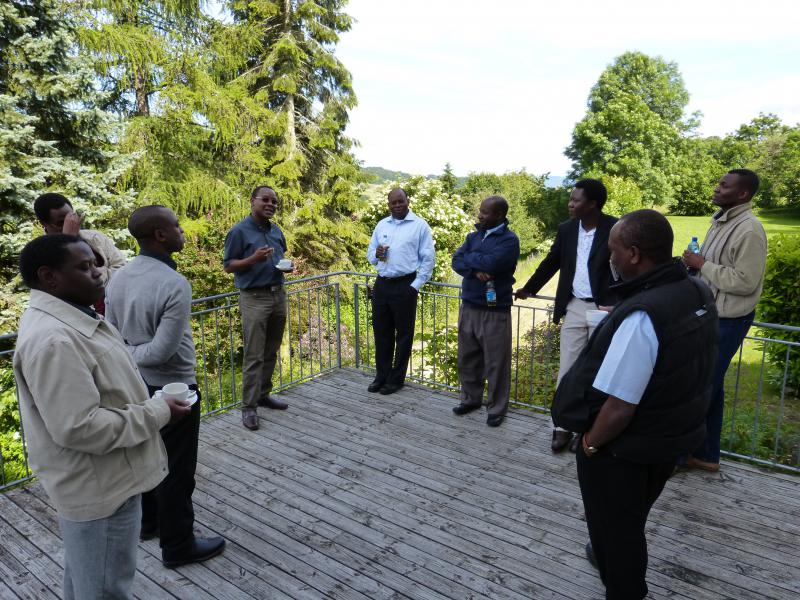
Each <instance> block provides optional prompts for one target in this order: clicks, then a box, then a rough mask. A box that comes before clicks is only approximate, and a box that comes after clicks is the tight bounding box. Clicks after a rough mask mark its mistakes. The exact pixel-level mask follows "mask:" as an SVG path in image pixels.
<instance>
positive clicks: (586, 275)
mask: <svg viewBox="0 0 800 600" xmlns="http://www.w3.org/2000/svg"><path fill="white" fill-rule="evenodd" d="M607 197H608V192H607V191H606V187H605V186H604V185H603V183H602V182H601V181H599V180H597V179H582V180H580V181H579V182H577V183H576V184H575V187H574V189H573V190H572V193H571V194H570V197H569V204H568V205H567V208H568V209H569V216H570V219H569V221H565V222H564V223H561V225H559V226H558V231H557V233H556V239H555V241H554V242H553V245H552V246H551V248H550V251H549V252H548V253H547V256H545V257H544V260H542V262H541V263H540V264H539V266H538V267H537V268H536V271H535V272H534V274H533V275H532V276H531V278H530V279H528V282H527V283H526V284H525V285H524V286H522V288H520V289H519V290H517V292H516V294H515V296H516V297H517V298H523V299H524V298H529V297H531V296H533V295H535V294H537V293H538V292H539V290H540V289H542V287H544V285H545V284H546V283H547V282H548V281H549V280H550V278H552V277H553V275H555V274H556V273H557V272H558V273H559V276H558V288H557V290H556V302H555V308H554V310H553V321H554V322H555V323H558V322H559V321H560V320H561V318H562V317H563V318H564V322H563V323H562V325H561V338H560V348H559V350H560V352H559V364H558V378H557V380H556V385H557V384H558V382H560V381H561V378H562V377H564V375H565V374H566V373H567V371H569V368H570V367H571V366H572V363H574V362H575V359H576V358H577V357H578V354H580V352H581V350H583V348H584V347H585V346H586V343H587V342H588V341H589V334H590V332H591V330H592V324H591V323H590V322H589V321H588V320H587V316H586V313H587V311H589V310H596V309H597V307H598V306H599V305H611V304H613V303H614V299H615V298H614V295H613V294H612V293H610V292H609V289H608V288H609V286H610V285H611V283H612V282H613V277H612V275H611V268H610V267H609V263H608V257H609V254H608V235H609V232H610V231H611V228H612V227H613V226H614V223H616V222H617V219H616V217H612V216H610V215H606V214H604V213H603V206H604V205H605V203H606V199H607ZM570 442H572V443H571V444H570ZM567 446H569V449H570V450H571V451H572V452H575V451H576V450H577V447H578V438H577V437H575V438H573V435H572V432H570V431H566V430H564V429H561V428H559V427H557V426H555V425H554V426H553V436H552V440H551V442H550V448H551V450H552V451H553V452H561V451H562V450H563V449H564V448H566V447H567Z"/></svg>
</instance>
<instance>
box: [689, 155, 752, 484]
mask: <svg viewBox="0 0 800 600" xmlns="http://www.w3.org/2000/svg"><path fill="white" fill-rule="evenodd" d="M758 185H759V181H758V176H757V175H756V174H755V173H754V172H753V171H750V170H748V169H733V170H731V171H728V173H727V174H726V175H724V176H723V177H722V179H720V180H719V184H718V185H717V187H716V189H715V190H714V197H713V202H714V204H716V205H717V206H719V208H720V210H719V211H718V212H717V213H716V214H715V215H714V217H713V218H712V219H711V228H710V229H709V230H708V233H707V234H706V238H705V241H704V242H703V246H702V248H701V249H700V254H693V253H691V252H689V251H688V250H687V251H686V252H684V254H683V261H684V262H685V263H686V265H687V266H689V267H690V268H692V269H697V270H698V275H699V277H700V278H701V279H702V280H703V281H704V282H706V283H707V284H708V286H709V287H710V288H711V291H712V292H713V294H714V298H715V299H716V304H717V310H718V312H719V334H718V338H717V341H718V343H719V348H718V355H717V366H716V369H715V372H714V380H713V387H712V391H711V405H710V406H709V409H708V416H707V417H706V430H707V434H706V440H705V442H704V443H703V445H702V446H700V447H699V448H697V449H696V450H695V451H694V452H692V454H691V455H689V457H688V459H687V461H686V466H688V467H693V468H698V469H704V470H706V471H718V470H719V455H720V437H721V435H722V413H723V409H724V405H725V390H724V383H725V372H726V371H727V370H728V366H729V365H730V363H731V360H732V359H733V357H734V355H735V354H736V351H737V350H738V349H739V346H740V345H741V344H742V341H743V340H744V338H745V336H746V335H747V332H748V331H749V330H750V325H752V323H753V319H754V318H755V308H756V304H758V300H759V298H760V297H761V290H762V287H763V283H764V268H765V265H766V261H767V235H766V234H765V233H764V227H763V226H762V225H761V222H760V221H759V220H758V219H757V218H756V216H755V215H754V214H753V210H752V202H751V201H752V199H753V196H755V194H756V192H757V191H758Z"/></svg>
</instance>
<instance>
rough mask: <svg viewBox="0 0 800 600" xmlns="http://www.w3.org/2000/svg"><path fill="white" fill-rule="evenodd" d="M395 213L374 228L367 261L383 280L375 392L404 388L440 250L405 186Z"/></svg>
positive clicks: (375, 315)
mask: <svg viewBox="0 0 800 600" xmlns="http://www.w3.org/2000/svg"><path fill="white" fill-rule="evenodd" d="M388 204H389V212H390V213H391V214H390V216H388V217H386V218H385V219H381V220H380V221H379V222H378V225H377V226H376V227H375V231H373V232H372V239H370V242H369V248H368V249H367V260H368V261H369V262H370V263H371V264H372V265H374V266H375V268H376V270H377V271H378V278H377V280H376V281H375V286H374V288H373V292H372V330H373V332H374V335H375V370H376V373H375V380H374V381H373V382H372V383H371V384H370V385H369V387H368V388H367V389H368V390H369V391H370V392H379V393H381V394H393V393H394V392H396V391H398V390H399V389H400V388H402V387H403V384H404V382H405V377H406V369H407V368H408V361H409V358H410V357H411V343H412V341H413V339H414V321H415V319H416V315H417V297H418V296H419V290H420V288H421V287H422V286H423V285H424V284H425V283H426V282H427V281H428V280H429V279H430V278H431V274H432V273H433V266H434V262H435V259H436V253H435V250H434V246H433V235H432V234H431V228H430V227H429V226H428V223H427V222H426V221H425V219H423V218H421V217H418V216H417V215H415V214H414V213H413V212H411V210H410V209H409V202H408V195H407V194H406V192H405V190H403V188H394V189H393V190H392V191H391V192H389V201H388Z"/></svg>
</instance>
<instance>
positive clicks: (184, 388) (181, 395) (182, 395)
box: [161, 383, 189, 400]
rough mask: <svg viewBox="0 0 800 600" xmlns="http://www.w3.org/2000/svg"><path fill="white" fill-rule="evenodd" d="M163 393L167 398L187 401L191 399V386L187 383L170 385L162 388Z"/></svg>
mask: <svg viewBox="0 0 800 600" xmlns="http://www.w3.org/2000/svg"><path fill="white" fill-rule="evenodd" d="M161 393H163V394H164V397H165V398H175V400H186V399H187V398H188V397H189V386H188V385H186V384H185V383H168V384H167V385H165V386H164V387H163V388H161Z"/></svg>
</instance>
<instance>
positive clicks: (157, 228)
mask: <svg viewBox="0 0 800 600" xmlns="http://www.w3.org/2000/svg"><path fill="white" fill-rule="evenodd" d="M128 229H129V230H130V232H131V235H132V236H133V237H134V238H136V242H137V243H138V244H139V255H138V256H137V257H136V258H134V259H133V260H132V261H131V262H130V263H128V264H127V265H126V266H124V267H123V268H122V269H120V270H119V272H118V273H117V274H116V276H115V277H114V279H113V280H112V281H111V283H110V284H109V286H108V289H107V291H106V314H107V318H108V320H109V322H110V323H111V324H112V325H114V326H115V327H117V329H118V330H119V331H120V333H121V334H122V337H123V338H124V339H125V343H126V344H127V346H128V350H129V351H130V352H131V354H132V355H133V358H134V360H135V361H136V364H137V365H138V366H139V370H140V372H141V374H142V378H143V379H144V381H145V383H146V384H147V388H148V391H149V393H150V394H151V395H154V394H156V393H157V392H158V391H159V389H160V388H161V387H163V386H165V385H166V384H168V383H185V384H186V385H187V386H188V387H189V389H190V390H192V392H193V395H194V396H195V400H194V404H193V405H192V408H191V412H190V414H189V416H188V417H187V418H186V419H183V420H182V421H180V422H179V423H174V424H171V425H167V426H165V427H164V428H162V429H161V437H162V439H163V440H164V445H165V447H166V449H167V459H168V461H169V474H168V475H167V477H166V479H164V481H162V482H161V483H160V484H159V486H158V487H157V488H156V489H155V490H153V491H151V492H147V493H145V494H143V495H142V531H141V538H142V539H149V538H152V537H158V538H159V543H160V546H161V557H162V560H163V562H164V566H166V567H168V568H174V567H178V566H180V565H184V564H188V563H194V562H201V561H204V560H207V559H209V558H211V557H213V556H216V555H217V554H219V553H220V552H222V551H223V549H224V547H225V540H223V539H222V538H221V537H213V538H200V537H195V535H194V530H193V527H194V507H193V505H192V493H193V492H194V487H195V479H194V474H195V470H196V468H197V443H198V436H199V434H200V405H201V404H200V390H199V389H198V387H197V378H196V376H195V351H194V340H193V338H192V327H191V324H190V313H191V308H192V286H191V285H190V284H189V282H188V281H187V280H186V278H185V277H184V276H183V275H181V274H180V273H178V271H177V265H176V263H175V261H174V260H173V259H172V254H174V253H175V252H180V251H181V250H182V249H183V246H184V243H185V242H184V237H183V229H181V226H180V224H179V222H178V217H176V216H175V213H173V212H172V211H171V210H170V209H169V208H166V207H165V206H143V207H141V208H138V209H136V210H135V211H134V212H133V213H132V214H131V216H130V218H129V219H128Z"/></svg>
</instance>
